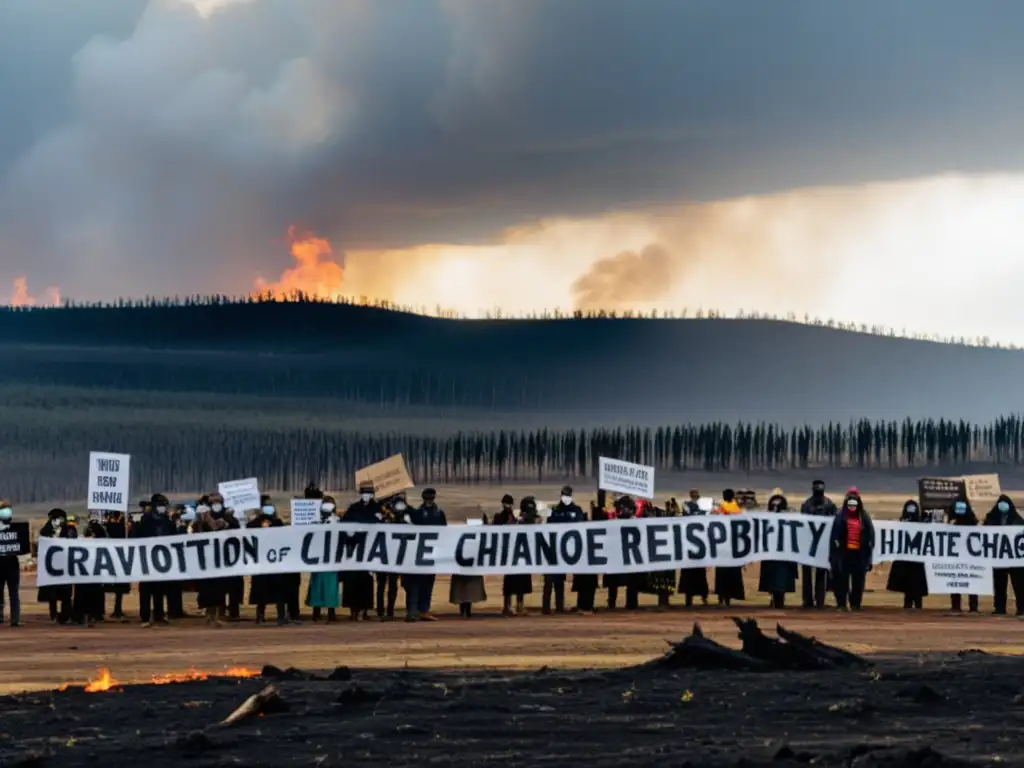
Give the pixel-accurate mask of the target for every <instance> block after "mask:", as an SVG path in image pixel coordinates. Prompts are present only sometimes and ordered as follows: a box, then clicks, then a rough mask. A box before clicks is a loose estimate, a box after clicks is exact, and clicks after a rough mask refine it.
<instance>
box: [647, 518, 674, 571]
mask: <svg viewBox="0 0 1024 768" xmlns="http://www.w3.org/2000/svg"><path fill="white" fill-rule="evenodd" d="M661 536H664V538H661ZM668 546H669V540H668V526H667V525H661V524H656V525H649V526H647V562H649V563H668V562H671V560H672V555H670V554H669V553H668V552H666V551H663V550H665V549H668Z"/></svg>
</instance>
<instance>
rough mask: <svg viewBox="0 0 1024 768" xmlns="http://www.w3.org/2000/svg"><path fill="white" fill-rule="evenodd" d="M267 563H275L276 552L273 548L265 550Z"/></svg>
mask: <svg viewBox="0 0 1024 768" xmlns="http://www.w3.org/2000/svg"><path fill="white" fill-rule="evenodd" d="M267 562H268V563H276V562H277V550H276V549H274V548H273V547H271V548H270V549H268V550H267Z"/></svg>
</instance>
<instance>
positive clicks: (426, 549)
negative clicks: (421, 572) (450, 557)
mask: <svg viewBox="0 0 1024 768" xmlns="http://www.w3.org/2000/svg"><path fill="white" fill-rule="evenodd" d="M438 538H440V537H439V536H438V534H436V533H421V534H419V537H418V540H417V541H416V565H417V566H419V567H421V568H429V567H431V566H432V565H434V557H433V555H434V544H435V543H437V540H438Z"/></svg>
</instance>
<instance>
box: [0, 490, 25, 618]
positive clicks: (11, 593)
mask: <svg viewBox="0 0 1024 768" xmlns="http://www.w3.org/2000/svg"><path fill="white" fill-rule="evenodd" d="M12 522H14V509H13V508H12V507H11V502H9V501H7V499H3V500H2V501H0V531H6V530H7V529H8V528H10V527H11V523H12ZM19 589H21V563H20V562H19V561H18V555H17V553H16V552H15V553H13V554H9V555H0V624H2V623H3V622H4V591H6V592H7V597H8V602H9V603H10V606H11V626H12V627H20V626H21V595H20V593H19V592H18V590H19Z"/></svg>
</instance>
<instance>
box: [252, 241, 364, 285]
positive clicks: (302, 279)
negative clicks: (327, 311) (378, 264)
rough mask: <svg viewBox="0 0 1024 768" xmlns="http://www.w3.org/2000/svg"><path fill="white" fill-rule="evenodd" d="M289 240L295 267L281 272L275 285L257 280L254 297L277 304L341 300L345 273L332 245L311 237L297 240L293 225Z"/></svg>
mask: <svg viewBox="0 0 1024 768" xmlns="http://www.w3.org/2000/svg"><path fill="white" fill-rule="evenodd" d="M288 239H289V241H291V253H292V258H294V259H295V261H296V262H297V264H296V266H294V267H289V268H288V269H286V270H285V271H284V272H282V273H281V277H280V278H279V279H278V281H277V282H276V283H268V282H267V281H266V280H264V279H263V278H262V277H258V278H256V283H255V285H256V290H255V291H253V296H265V297H267V296H268V297H270V298H272V299H275V300H277V301H288V300H289V299H294V298H295V297H296V296H297V295H299V294H302V295H304V296H307V297H309V298H314V299H326V300H334V299H338V298H340V297H341V296H342V283H343V281H344V277H345V270H344V268H343V267H342V266H341V264H339V263H338V262H337V261H335V260H334V251H333V250H332V249H331V244H330V243H329V242H328V241H327V240H325V239H324V238H322V237H315V236H314V235H312V234H308V235H306V237H304V238H302V239H298V238H296V236H295V226H294V225H292V226H290V227H288ZM321 257H323V258H322V259H321Z"/></svg>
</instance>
